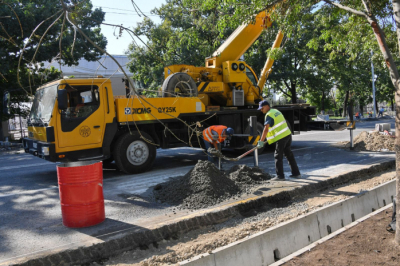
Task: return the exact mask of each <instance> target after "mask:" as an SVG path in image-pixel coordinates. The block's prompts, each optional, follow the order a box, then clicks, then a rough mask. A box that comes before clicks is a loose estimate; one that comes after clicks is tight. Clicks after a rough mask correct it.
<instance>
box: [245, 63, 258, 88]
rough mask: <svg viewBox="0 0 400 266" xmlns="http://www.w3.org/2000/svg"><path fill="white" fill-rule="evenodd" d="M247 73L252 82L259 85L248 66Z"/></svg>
mask: <svg viewBox="0 0 400 266" xmlns="http://www.w3.org/2000/svg"><path fill="white" fill-rule="evenodd" d="M246 75H247V77H248V78H249V79H250V81H251V83H253V85H254V86H257V79H256V77H255V76H254V74H253V72H252V71H251V70H250V69H249V68H248V67H246Z"/></svg>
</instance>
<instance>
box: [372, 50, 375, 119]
mask: <svg viewBox="0 0 400 266" xmlns="http://www.w3.org/2000/svg"><path fill="white" fill-rule="evenodd" d="M373 55H374V52H373V51H372V50H371V70H372V99H373V100H372V102H373V106H374V114H373V116H372V117H373V118H376V104H375V101H376V99H375V74H374V62H372V56H373Z"/></svg>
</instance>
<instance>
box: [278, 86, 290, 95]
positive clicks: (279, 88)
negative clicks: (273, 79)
mask: <svg viewBox="0 0 400 266" xmlns="http://www.w3.org/2000/svg"><path fill="white" fill-rule="evenodd" d="M278 90H280V91H281V92H282V93H283V94H285V95H286V96H287V97H292V95H289V94H288V93H287V92H285V91H284V90H282V89H281V87H278Z"/></svg>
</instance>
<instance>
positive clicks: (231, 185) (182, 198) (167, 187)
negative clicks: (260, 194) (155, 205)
mask: <svg viewBox="0 0 400 266" xmlns="http://www.w3.org/2000/svg"><path fill="white" fill-rule="evenodd" d="M269 179H271V176H270V175H269V174H268V173H265V172H264V171H263V170H262V169H260V168H258V167H249V166H246V165H235V166H233V167H232V168H231V169H229V170H228V171H226V172H224V171H220V170H218V168H217V167H216V166H215V165H214V164H213V163H211V162H209V161H198V163H197V164H196V165H195V167H194V168H193V169H192V170H190V171H189V172H188V173H187V174H186V175H184V176H180V177H176V178H173V179H171V180H170V181H168V182H165V183H161V184H158V185H157V186H155V187H154V191H153V194H154V198H155V199H156V200H157V201H158V202H160V203H168V204H171V205H178V207H179V208H183V209H201V208H207V207H210V206H213V205H215V204H218V203H220V202H222V201H225V200H228V199H231V198H234V197H236V196H239V195H242V194H245V193H250V192H251V191H252V189H254V188H255V187H257V186H259V185H261V184H263V183H266V182H268V181H267V180H269Z"/></svg>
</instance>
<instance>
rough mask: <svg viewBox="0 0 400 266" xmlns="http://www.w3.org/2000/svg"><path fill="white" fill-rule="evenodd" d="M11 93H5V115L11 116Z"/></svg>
mask: <svg viewBox="0 0 400 266" xmlns="http://www.w3.org/2000/svg"><path fill="white" fill-rule="evenodd" d="M10 99H11V96H10V93H9V92H8V91H6V92H4V95H3V114H6V115H10Z"/></svg>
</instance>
